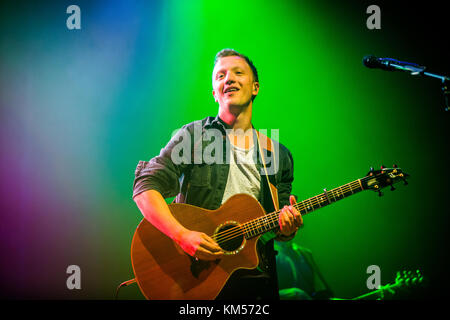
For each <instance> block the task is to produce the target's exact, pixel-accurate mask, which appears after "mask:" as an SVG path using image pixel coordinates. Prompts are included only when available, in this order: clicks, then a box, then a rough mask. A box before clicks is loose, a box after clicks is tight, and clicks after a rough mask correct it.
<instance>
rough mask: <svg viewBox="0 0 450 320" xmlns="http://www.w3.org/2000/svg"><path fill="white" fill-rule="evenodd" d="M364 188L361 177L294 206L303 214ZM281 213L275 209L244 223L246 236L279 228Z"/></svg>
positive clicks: (251, 236) (254, 235)
mask: <svg viewBox="0 0 450 320" xmlns="http://www.w3.org/2000/svg"><path fill="white" fill-rule="evenodd" d="M362 190H364V189H363V187H362V184H361V179H358V180H355V181H352V182H350V183H347V184H344V185H342V186H340V187H338V188H335V189H332V190H329V191H326V190H324V192H323V193H321V194H319V195H317V196H314V197H312V198H309V199H306V200H303V201H301V202H297V203H296V204H295V205H294V207H295V208H296V209H297V210H298V211H299V212H300V214H301V215H302V216H303V215H305V214H308V213H310V212H312V211H315V210H317V209H320V208H322V207H325V206H327V205H329V204H332V203H334V202H336V201H339V200H342V199H344V198H347V197H349V196H351V195H353V194H355V193H358V192H360V191H362ZM279 214H280V211H275V212H272V213H269V214H266V215H264V216H262V217H259V218H257V219H254V220H251V221H249V222H247V223H244V224H243V229H244V235H245V238H246V239H251V238H254V237H256V236H258V235H260V234H263V233H266V232H268V231H271V230H276V229H279V224H278V216H279Z"/></svg>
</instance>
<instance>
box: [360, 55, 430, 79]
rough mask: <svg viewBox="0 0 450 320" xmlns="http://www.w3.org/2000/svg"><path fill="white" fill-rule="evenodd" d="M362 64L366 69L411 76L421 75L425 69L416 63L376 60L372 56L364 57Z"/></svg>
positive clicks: (386, 59) (390, 59)
mask: <svg viewBox="0 0 450 320" xmlns="http://www.w3.org/2000/svg"><path fill="white" fill-rule="evenodd" d="M362 62H363V65H365V66H366V67H367V68H371V69H374V68H377V69H382V70H385V71H396V70H400V71H408V72H411V74H413V75H416V74H420V73H423V72H424V70H425V67H423V66H420V65H418V64H417V63H412V62H405V61H399V60H396V59H392V58H377V57H375V56H373V55H368V56H365V57H364V58H363V61H362Z"/></svg>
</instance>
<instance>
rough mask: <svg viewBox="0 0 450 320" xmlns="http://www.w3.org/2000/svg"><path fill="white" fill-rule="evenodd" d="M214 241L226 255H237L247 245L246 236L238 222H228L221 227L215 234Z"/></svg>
mask: <svg viewBox="0 0 450 320" xmlns="http://www.w3.org/2000/svg"><path fill="white" fill-rule="evenodd" d="M214 239H215V240H216V242H217V243H218V245H219V246H220V247H221V248H222V250H224V251H225V254H236V253H238V252H239V251H240V250H241V249H242V248H243V247H244V244H245V242H244V241H245V238H244V234H243V232H242V229H241V227H240V226H239V224H238V223H237V222H228V223H226V224H223V225H221V226H219V227H218V228H217V230H216V232H215V234H214Z"/></svg>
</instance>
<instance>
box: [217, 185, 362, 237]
mask: <svg viewBox="0 0 450 320" xmlns="http://www.w3.org/2000/svg"><path fill="white" fill-rule="evenodd" d="M358 187H360V185H359V182H358V180H356V181H353V182H350V183H348V184H347V185H344V186H342V187H338V188H335V189H333V190H330V191H328V192H327V195H328V194H331V195H332V196H333V198H334V200H335V201H336V197H335V196H334V195H333V193H334V190H337V189H341V190H340V193H341V196H342V194H344V193H347V192H348V191H351V192H352V193H353V190H356V189H358ZM343 190H345V191H343ZM319 196H320V195H318V196H315V197H311V198H309V199H306V200H303V201H301V202H297V203H296V204H295V205H294V206H295V207H296V209H300V210H301V211H302V210H305V211H306V212H305V213H304V214H303V215H305V214H307V213H309V212H311V211H308V209H307V208H310V207H313V209H314V210H315V209H316V208H314V206H315V205H317V204H319V206H320V203H323V202H324V201H319V200H317V197H319ZM337 196H338V197H340V196H339V192H338V193H337ZM344 197H345V194H344ZM325 198H326V199H327V197H325ZM311 199H314V201H311ZM321 199H323V196H322V198H321ZM307 200H309V205H304V204H303V203H304V202H306V201H307ZM327 200H328V199H327ZM338 200H339V199H338ZM328 204H330V203H328ZM325 205H326V204H325ZM302 206H303V209H302V208H301V207H302ZM297 207H298V208H297ZM319 208H320V207H319ZM309 210H311V209H309ZM280 212H281V210H280V211H276V212H273V213H270V214H267V215H264V216H262V217H258V218H256V219H254V220H251V221H248V222H246V223H244V224H242V225H239V226H236V227H233V228H230V229H227V230H226V231H223V232H219V233H217V234H216V235H215V236H214V237H213V238H216V239H217V240H219V241H224V240H228V239H232V238H234V237H232V238H230V237H228V239H225V238H223V237H226V236H230V235H231V234H230V233H234V234H235V235H236V234H237V236H241V234H242V232H241V230H242V228H241V226H244V232H247V233H251V232H253V231H254V230H257V229H258V228H261V227H262V226H261V222H262V221H263V220H266V225H267V224H269V223H274V222H275V221H277V220H278V215H279V213H280ZM246 226H247V228H246ZM218 236H222V238H219V237H218Z"/></svg>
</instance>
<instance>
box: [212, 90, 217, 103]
mask: <svg viewBox="0 0 450 320" xmlns="http://www.w3.org/2000/svg"><path fill="white" fill-rule="evenodd" d="M212 95H213V97H214V101H215V102H217V98H216V92H215V91H214V89H213V91H212Z"/></svg>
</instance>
